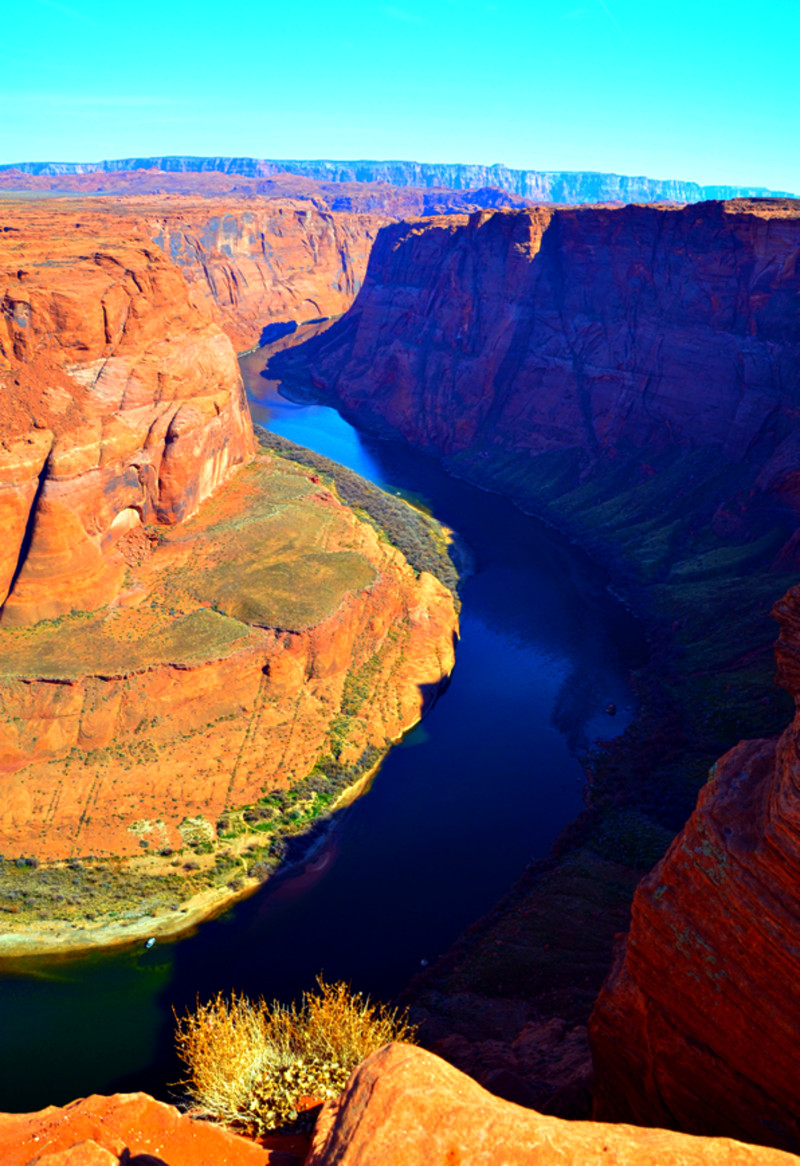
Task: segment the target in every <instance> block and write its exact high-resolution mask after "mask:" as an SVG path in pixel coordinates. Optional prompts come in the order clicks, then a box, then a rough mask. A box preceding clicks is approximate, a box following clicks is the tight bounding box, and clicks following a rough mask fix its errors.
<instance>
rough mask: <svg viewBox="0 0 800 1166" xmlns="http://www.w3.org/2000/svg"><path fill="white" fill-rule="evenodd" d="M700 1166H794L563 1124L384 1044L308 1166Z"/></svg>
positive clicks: (670, 1137) (641, 1133)
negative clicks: (713, 1165) (553, 1165)
mask: <svg viewBox="0 0 800 1166" xmlns="http://www.w3.org/2000/svg"><path fill="white" fill-rule="evenodd" d="M594 1162H597V1163H600V1162H602V1163H607V1164H609V1166H610V1164H618V1166H623V1164H624V1166H690V1164H691V1166H694V1164H697V1166H700V1164H701V1163H725V1164H726V1166H734V1164H737V1166H739V1164H741V1166H744V1164H745V1163H751V1164H752V1166H756V1164H757V1163H763V1164H764V1166H767V1163H774V1164H775V1166H778V1164H779V1163H785V1164H786V1166H789V1163H792V1162H797V1159H796V1158H794V1157H792V1156H791V1155H789V1154H784V1153H781V1152H780V1151H777V1150H765V1149H761V1148H757V1147H754V1146H746V1145H743V1144H741V1143H739V1142H733V1141H729V1140H727V1139H718V1138H714V1139H711V1138H709V1139H701V1138H693V1137H689V1136H687V1135H685V1134H674V1133H668V1132H667V1131H665V1130H641V1129H635V1128H633V1127H632V1126H611V1125H601V1124H596V1123H592V1122H567V1121H562V1120H560V1119H559V1118H553V1117H545V1116H543V1115H542V1114H539V1113H536V1112H535V1111H534V1110H530V1109H523V1108H521V1107H520V1106H517V1105H512V1104H511V1103H510V1102H507V1101H501V1100H500V1099H499V1098H497V1097H493V1096H492V1095H491V1094H489V1093H487V1092H486V1091H485V1090H483V1089H482V1088H481V1087H480V1086H479V1085H477V1084H476V1083H475V1082H474V1081H471V1080H470V1079H469V1078H468V1077H465V1076H464V1075H463V1074H462V1073H459V1072H458V1070H457V1069H454V1068H452V1066H450V1065H448V1064H446V1063H445V1062H444V1061H441V1060H440V1059H439V1058H438V1057H435V1056H433V1054H431V1053H428V1052H425V1051H423V1050H422V1049H415V1048H412V1047H410V1046H408V1045H397V1044H395V1045H388V1046H387V1047H386V1048H385V1049H382V1050H381V1051H380V1052H378V1053H374V1054H373V1055H372V1056H371V1057H369V1058H368V1059H367V1060H366V1061H365V1062H364V1063H363V1064H362V1065H361V1066H360V1068H359V1069H357V1070H356V1072H355V1074H354V1075H353V1076H352V1077H351V1078H350V1081H349V1082H348V1085H347V1088H346V1089H345V1091H344V1093H343V1094H342V1096H341V1097H340V1098H339V1099H338V1100H336V1101H330V1102H327V1103H326V1104H325V1105H324V1106H323V1108H322V1112H321V1114H320V1117H319V1119H318V1121H317V1126H316V1129H315V1131H314V1136H313V1140H312V1144H311V1151H310V1154H309V1156H308V1158H307V1159H306V1164H305V1166H401V1164H402V1166H514V1164H516V1163H520V1164H522V1163H525V1166H550V1164H551V1163H563V1164H564V1166H569V1164H574V1166H585V1164H587V1163H594Z"/></svg>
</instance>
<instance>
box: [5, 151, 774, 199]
mask: <svg viewBox="0 0 800 1166" xmlns="http://www.w3.org/2000/svg"><path fill="white" fill-rule="evenodd" d="M154 168H155V169H158V170H163V171H167V172H169V173H186V172H192V173H213V172H221V173H223V174H241V175H245V176H249V177H266V176H269V175H272V174H275V173H280V172H288V173H291V174H299V175H304V176H307V177H309V178H314V179H317V180H321V181H335V182H386V183H391V184H392V185H393V186H415V187H430V186H437V187H445V188H448V189H456V190H477V189H480V188H481V187H486V186H491V187H497V188H499V189H501V190H505V191H508V192H509V193H512V194H517V195H521V196H522V197H524V198H530V199H531V200H533V201H534V202H562V203H571V204H575V203H585V202H610V201H622V202H661V201H663V200H666V199H670V200H674V201H676V202H700V201H702V200H703V199H708V198H740V197H766V196H783V197H786V196H788V197H791V194H792V193H797V192H789V191H770V190H766V189H764V188H763V187H743V186H699V185H698V184H697V183H696V182H683V181H680V180H674V179H666V180H664V179H652V178H645V177H643V176H637V177H633V176H629V175H624V174H602V173H596V172H587V171H580V170H576V171H569V170H513V169H511V168H509V167H508V166H503V165H499V164H495V165H493V166H481V165H471V164H464V163H437V162H410V161H408V162H406V161H397V162H394V161H392V162H389V161H387V162H378V161H359V162H352V161H351V162H347V161H329V160H319V161H310V160H305V159H303V160H300V159H295V160H287V159H282V160H276V159H272V160H270V159H265V158H222V157H218V158H213V157H208V158H203V157H200V158H198V157H184V156H180V155H176V156H169V157H157V158H116V159H113V160H107V161H103V162H16V163H8V164H6V166H5V167H0V170H2V169H9V170H10V169H14V170H18V171H21V172H23V173H27V174H35V175H38V174H41V175H69V174H92V173H97V172H101V173H108V172H114V171H119V170H122V171H126V170H140V169H142V170H151V169H154Z"/></svg>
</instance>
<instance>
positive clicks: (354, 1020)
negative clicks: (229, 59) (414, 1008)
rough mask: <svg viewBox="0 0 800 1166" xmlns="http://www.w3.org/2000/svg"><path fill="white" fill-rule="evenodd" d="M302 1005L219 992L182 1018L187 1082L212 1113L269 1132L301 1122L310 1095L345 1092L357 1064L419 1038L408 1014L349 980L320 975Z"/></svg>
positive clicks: (179, 1026)
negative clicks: (335, 980)
mask: <svg viewBox="0 0 800 1166" xmlns="http://www.w3.org/2000/svg"><path fill="white" fill-rule="evenodd" d="M317 983H318V985H319V990H318V991H316V992H307V993H305V994H304V995H303V998H302V1001H301V1003H300V1005H299V1007H298V1005H297V1004H295V1003H293V1004H291V1005H284V1004H279V1003H277V1002H273V1003H272V1005H267V1004H266V1003H265V1001H264V1000H262V999H260V1000H258V1001H256V1002H255V1003H253V1002H252V1001H250V1000H248V999H247V998H246V997H244V996H236V995H233V996H232V997H231V999H230V1001H228V1000H227V999H226V998H225V997H224V996H223V995H222V994H221V993H218V994H217V995H216V996H215V997H214V998H213V999H212V1000H210V1001H209V1003H208V1004H198V1006H197V1009H196V1011H195V1012H194V1013H189V1014H188V1015H187V1016H185V1017H184V1018H183V1019H178V1021H177V1032H176V1041H177V1046H178V1054H179V1056H180V1057H181V1060H183V1062H184V1063H185V1064H186V1066H187V1068H188V1070H189V1075H188V1077H187V1079H186V1080H185V1081H183V1082H182V1083H181V1084H183V1085H184V1087H185V1088H186V1089H187V1090H188V1092H189V1094H190V1095H191V1097H192V1098H193V1100H194V1101H195V1102H196V1103H197V1104H198V1106H199V1107H200V1108H201V1110H202V1111H203V1113H205V1114H206V1115H207V1116H208V1117H211V1118H214V1119H216V1120H218V1121H221V1122H224V1123H225V1124H226V1125H233V1126H239V1127H242V1128H244V1129H246V1130H248V1131H250V1132H254V1133H264V1132H265V1131H267V1130H271V1129H276V1128H277V1127H279V1126H282V1125H285V1124H286V1123H288V1122H291V1121H294V1120H296V1118H297V1116H298V1112H299V1107H300V1105H301V1103H302V1101H303V1099H305V1098H309V1099H310V1098H318V1099H323V1098H325V1099H327V1098H332V1097H338V1095H339V1094H340V1093H341V1091H342V1090H343V1089H344V1086H345V1084H346V1083H347V1079H348V1077H349V1076H350V1074H351V1073H352V1071H353V1069H355V1068H356V1066H357V1065H359V1064H360V1063H361V1062H362V1061H363V1060H364V1058H365V1057H367V1056H369V1054H370V1053H373V1052H375V1051H376V1050H377V1049H380V1048H383V1046H384V1045H387V1044H389V1042H390V1041H397V1040H402V1041H407V1042H411V1043H413V1040H414V1035H415V1029H414V1028H413V1027H412V1026H411V1025H410V1024H409V1023H408V1020H407V1018H406V1016H405V1015H404V1014H401V1013H400V1012H398V1011H397V1010H394V1009H390V1008H387V1007H386V1006H385V1005H383V1004H376V1003H372V1001H370V999H369V997H366V996H363V995H362V994H361V993H360V992H353V991H352V990H351V989H350V987H349V985H347V984H344V983H341V982H340V983H336V984H326V983H325V981H324V980H323V979H322V977H319V978H318V980H317Z"/></svg>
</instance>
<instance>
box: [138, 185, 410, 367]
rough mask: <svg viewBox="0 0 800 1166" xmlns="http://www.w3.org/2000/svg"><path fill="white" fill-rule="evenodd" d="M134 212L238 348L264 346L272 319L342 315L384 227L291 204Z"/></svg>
mask: <svg viewBox="0 0 800 1166" xmlns="http://www.w3.org/2000/svg"><path fill="white" fill-rule="evenodd" d="M136 209H137V211H138V213H140V214H141V216H142V219H143V221H144V222H145V223H146V224H147V229H148V231H149V233H150V234H151V236H152V238H153V240H154V241H155V242H156V243H157V244H158V245H159V247H161V248H162V249H163V250H164V252H165V253H166V254H167V255H168V256H169V257H170V259H171V260H172V261H173V262H174V263H176V264H177V265H178V266H179V267H180V268H181V270H182V271H183V274H184V275H185V277H186V279H187V281H188V283H189V286H190V288H191V289H192V291H193V292H194V293H195V294H199V295H201V296H203V297H204V298H205V299H206V300H207V301H209V303H210V304H211V305H212V311H213V312H214V314H215V317H216V319H217V321H218V322H219V324H220V326H221V327H222V328H223V329H224V330H225V332H226V333H227V335H228V336H229V337H230V338H231V340H232V341H233V344H234V346H235V348H236V349H237V350H238V351H243V350H245V349H247V348H252V347H254V346H255V345H256V344H258V342H259V338H260V336H261V333H262V330H263V329H264V327H265V326H266V325H267V324H269V323H271V322H273V321H286V320H296V321H298V322H302V321H305V320H312V319H319V318H321V317H325V316H338V315H341V314H342V313H343V312H345V311H346V310H347V308H349V306H350V304H351V303H352V302H353V299H354V298H355V296H356V294H357V292H358V290H359V288H360V287H361V283H362V280H363V278H364V273H365V271H366V267H367V260H368V258H369V253H370V249H371V247H372V244H373V242H374V240H375V237H376V235H377V233H378V230H379V228H380V227H381V226H383V225H384V223H385V222H387V217H386V216H378V215H365V214H353V213H348V214H339V213H333V212H329V211H326V210H321V209H319V208H318V207H316V206H314V205H313V204H310V203H308V202H301V201H296V200H287V199H280V200H266V199H263V200H262V199H248V200H243V201H231V202H222V201H221V200H214V201H213V202H210V201H201V200H182V199H175V200H169V202H167V201H166V200H165V201H164V202H163V203H156V204H155V205H153V206H152V207H150V206H148V205H147V204H144V203H143V204H141V205H140V206H137V208H136Z"/></svg>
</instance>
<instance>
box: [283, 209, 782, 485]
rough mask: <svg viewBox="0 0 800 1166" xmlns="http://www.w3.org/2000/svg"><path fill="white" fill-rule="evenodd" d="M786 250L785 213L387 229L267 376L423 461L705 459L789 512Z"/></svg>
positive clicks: (550, 215) (512, 218)
mask: <svg viewBox="0 0 800 1166" xmlns="http://www.w3.org/2000/svg"><path fill="white" fill-rule="evenodd" d="M799 252H800V204H798V203H792V202H783V203H781V202H772V203H770V202H763V203H756V202H753V203H746V202H742V203H729V204H722V203H705V204H700V205H698V206H691V207H686V208H683V209H664V208H661V209H659V208H652V207H643V206H628V207H624V208H621V209H603V208H582V209H576V210H546V209H531V210H524V211H497V212H488V211H487V212H482V213H479V214H475V215H472V216H471V217H469V218H464V217H450V218H439V219H431V220H426V221H417V222H412V223H399V224H395V225H393V226H389V227H386V228H384V230H383V231H381V233H380V235H379V237H378V239H377V241H376V244H375V247H374V248H373V251H372V254H371V257H370V263H369V267H368V271H367V276H366V279H365V283H364V287H363V289H362V291H361V293H360V294H359V296H358V298H357V300H356V302H355V303H354V305H353V307H352V308H351V309H350V311H349V312H348V314H347V316H346V317H345V318H344V319H343V320H341V321H340V322H339V323H338V324H336V325H334V326H333V327H332V328H331V329H330V330H329V331H328V332H327V333H325V334H324V335H322V336H320V337H318V338H316V339H314V340H311V341H309V342H308V344H307V345H305V346H304V347H303V348H301V349H298V350H296V351H295V352H291V353H286V354H282V356H280V357H278V358H276V360H275V375H281V376H284V377H285V378H286V379H287V380H291V379H292V378H294V379H296V380H300V381H302V380H303V379H304V378H306V379H309V378H310V381H311V383H313V385H314V386H315V387H316V388H317V390H319V391H320V392H321V393H322V394H323V395H324V394H330V395H332V396H335V398H336V399H337V400H338V401H339V402H341V403H342V404H343V405H344V406H345V408H348V409H351V410H353V411H358V414H359V416H360V417H361V418H362V419H364V418H369V417H372V418H373V419H375V420H376V421H379V422H381V423H388V424H389V425H390V426H391V427H392V428H393V429H394V430H396V431H399V432H400V433H401V434H402V435H403V436H405V437H406V438H408V439H409V440H411V441H413V442H415V443H417V444H420V445H422V446H425V447H427V448H429V449H432V450H434V451H436V452H443V453H445V454H448V455H453V454H459V453H461V452H463V451H465V450H468V451H471V452H472V453H473V454H475V453H476V452H477V453H478V454H479V455H481V454H482V456H488V455H490V454H492V453H496V452H498V451H502V452H503V453H513V454H516V455H519V456H521V457H524V458H529V457H530V456H531V455H533V456H536V455H540V454H543V453H546V452H548V451H552V450H573V451H575V453H576V455H577V456H578V457H579V459H580V460H581V462H582V464H583V466H584V467H586V466H587V465H591V464H592V463H594V462H596V461H597V460H598V459H600V458H602V457H604V456H605V455H608V454H611V455H613V456H616V455H618V454H620V453H621V454H625V453H631V452H633V453H635V452H637V451H638V452H639V454H641V453H645V452H646V456H647V458H648V459H650V458H653V457H657V456H658V455H659V452H661V451H665V450H667V451H668V450H670V449H686V448H697V447H705V448H708V449H709V450H710V451H711V452H712V453H713V454H714V455H715V456H717V455H719V456H720V457H722V458H724V459H725V460H727V461H729V462H732V463H737V464H747V465H748V466H749V467H750V470H751V471H752V476H753V478H754V479H756V478H757V481H755V484H754V489H757V491H759V492H767V493H769V494H771V495H772V496H779V497H780V498H781V499H782V500H783V501H786V500H790V501H791V502H792V504H793V505H795V506H796V505H797V475H796V462H797V458H798V455H800V437H799V436H798V428H797V425H796V409H797V405H798V398H799V397H800V360H798V356H800V324H798V316H797V312H796V310H795V304H796V301H797V297H798V295H800V271H799V270H798V267H797V257H798V253H799Z"/></svg>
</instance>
